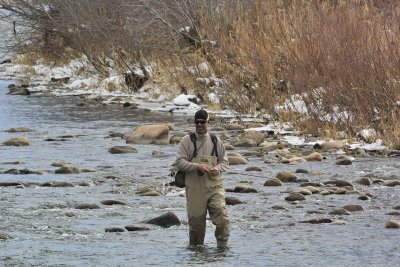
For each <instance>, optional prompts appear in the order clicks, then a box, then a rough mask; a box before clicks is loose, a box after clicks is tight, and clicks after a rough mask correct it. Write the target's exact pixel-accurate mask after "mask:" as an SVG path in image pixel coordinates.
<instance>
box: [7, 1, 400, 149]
mask: <svg viewBox="0 0 400 267" xmlns="http://www.w3.org/2000/svg"><path fill="white" fill-rule="evenodd" d="M50 3H51V4H49V1H41V0H36V1H24V0H17V1H1V0H0V5H2V7H3V9H5V10H7V12H11V14H12V15H13V16H12V17H8V14H10V13H7V17H5V16H3V19H12V20H16V21H17V25H23V26H24V27H20V28H17V33H16V35H14V38H15V40H16V41H17V42H14V44H15V47H14V48H15V49H16V51H25V52H28V51H32V50H33V49H36V50H38V51H40V52H42V53H45V54H46V55H52V57H53V58H57V57H58V56H59V53H61V52H60V51H63V49H64V48H66V47H68V48H72V49H73V50H75V51H78V52H79V53H81V54H83V55H85V56H87V58H88V59H89V60H90V62H91V63H92V65H93V67H94V68H95V69H96V70H97V71H99V72H100V73H103V74H104V75H107V70H108V67H109V61H110V60H113V61H114V62H116V66H117V67H118V68H120V71H121V75H122V73H127V72H131V73H133V72H134V70H135V69H142V70H143V69H144V66H146V65H147V64H149V62H157V63H160V62H162V63H164V68H165V69H168V70H171V73H170V77H171V78H172V79H173V80H174V81H175V83H176V85H177V86H176V88H190V90H191V91H193V92H194V93H196V94H198V95H199V96H205V95H206V93H207V92H208V91H209V90H210V88H209V87H210V85H209V84H204V83H203V84H199V83H196V82H195V79H196V78H199V77H200V78H204V77H207V75H208V77H209V76H211V75H214V76H215V77H217V78H220V79H223V80H224V84H223V85H222V86H221V88H219V91H218V92H219V93H220V95H221V105H222V107H225V106H226V107H228V108H231V109H233V110H236V111H237V112H239V113H254V114H261V115H265V114H268V115H270V116H271V117H272V119H277V120H281V121H286V120H290V121H292V122H294V123H295V124H296V125H297V126H298V127H300V128H302V129H303V130H305V131H307V132H310V133H314V134H322V132H323V131H324V130H326V129H330V130H333V131H338V132H339V131H346V132H347V134H348V135H349V136H352V137H354V136H355V135H356V133H357V132H358V131H360V130H361V129H363V128H366V127H367V128H372V129H374V130H376V132H377V137H380V138H384V139H385V141H386V143H387V144H388V145H391V146H394V147H400V141H399V131H400V130H399V126H398V125H399V118H400V116H399V115H400V107H399V103H398V101H400V99H399V96H400V84H399V83H400V77H399V76H400V32H399V31H400V21H399V20H398V18H399V15H400V4H399V3H398V1H389V0H385V1H383V0H349V1H341V0H330V1H317V0H276V1H265V0H251V1H248V0H237V1H231V0H208V1H202V0H147V1H145V0H135V1H128V0H117V1H106V0H93V1H84V0H75V1H72V0H59V1H51V2H50ZM233 14H234V15H233ZM184 27H189V28H187V29H186V30H182V29H184ZM210 41H216V43H217V45H213V44H212V42H210ZM28 44H29V45H28ZM38 51H36V52H38ZM203 62H207V63H208V64H209V66H211V68H210V70H209V71H207V72H206V73H200V71H198V70H197V71H196V70H195V71H193V70H192V71H187V72H181V73H180V74H179V73H177V72H176V70H177V69H178V67H181V68H180V69H182V70H189V66H195V65H198V64H200V63H203ZM153 75H156V74H153ZM164 77H165V75H164ZM153 78H154V77H153ZM214 87H215V86H214ZM300 100H301V101H302V102H303V103H304V105H303V106H302V110H299V108H298V105H297V106H296V105H295V104H296V103H297V102H298V101H300ZM277 105H280V106H281V107H282V108H281V109H277V108H276V107H277Z"/></svg>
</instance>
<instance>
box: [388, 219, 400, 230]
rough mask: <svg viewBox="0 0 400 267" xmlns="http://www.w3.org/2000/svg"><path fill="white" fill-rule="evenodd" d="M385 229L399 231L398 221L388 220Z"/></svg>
mask: <svg viewBox="0 0 400 267" xmlns="http://www.w3.org/2000/svg"><path fill="white" fill-rule="evenodd" d="M385 228H387V229H400V221H395V220H390V221H387V222H386V224H385Z"/></svg>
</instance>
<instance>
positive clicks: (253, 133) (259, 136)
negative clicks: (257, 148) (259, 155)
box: [242, 130, 265, 145]
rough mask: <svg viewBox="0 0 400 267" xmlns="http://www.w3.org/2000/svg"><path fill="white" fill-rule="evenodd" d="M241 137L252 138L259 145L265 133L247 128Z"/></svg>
mask: <svg viewBox="0 0 400 267" xmlns="http://www.w3.org/2000/svg"><path fill="white" fill-rule="evenodd" d="M242 138H245V139H246V138H247V139H252V140H254V141H255V142H256V143H257V145H259V144H261V143H262V142H264V140H265V135H264V133H261V132H258V131H254V130H249V131H246V132H245V133H243V134H242Z"/></svg>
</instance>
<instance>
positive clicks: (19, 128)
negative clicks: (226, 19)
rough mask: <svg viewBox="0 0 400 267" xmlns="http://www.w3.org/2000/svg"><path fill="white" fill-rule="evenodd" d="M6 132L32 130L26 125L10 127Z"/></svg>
mask: <svg viewBox="0 0 400 267" xmlns="http://www.w3.org/2000/svg"><path fill="white" fill-rule="evenodd" d="M6 132H9V133H24V132H32V129H31V128H26V127H16V128H10V129H8V130H7V131H6Z"/></svg>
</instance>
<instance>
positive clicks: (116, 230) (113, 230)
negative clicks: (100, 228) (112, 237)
mask: <svg viewBox="0 0 400 267" xmlns="http://www.w3.org/2000/svg"><path fill="white" fill-rule="evenodd" d="M105 231H106V233H122V232H125V228H122V227H107V228H106V229H105Z"/></svg>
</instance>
